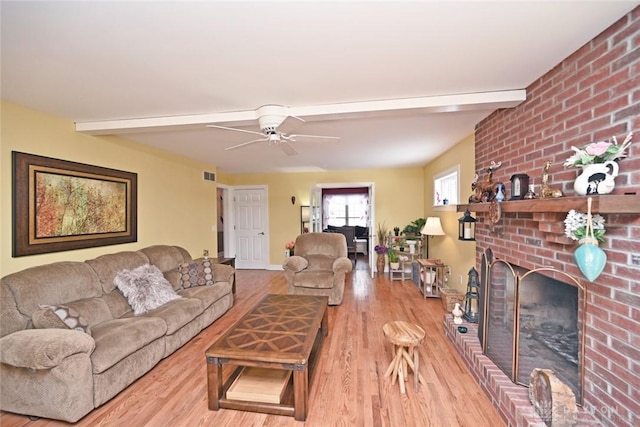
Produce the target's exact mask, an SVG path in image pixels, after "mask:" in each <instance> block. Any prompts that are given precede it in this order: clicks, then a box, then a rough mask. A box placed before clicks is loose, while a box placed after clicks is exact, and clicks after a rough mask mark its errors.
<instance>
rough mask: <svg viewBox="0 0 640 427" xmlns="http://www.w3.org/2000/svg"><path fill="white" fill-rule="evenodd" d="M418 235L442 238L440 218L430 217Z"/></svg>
mask: <svg viewBox="0 0 640 427" xmlns="http://www.w3.org/2000/svg"><path fill="white" fill-rule="evenodd" d="M420 234H423V235H425V236H444V230H443V229H442V224H440V218H439V217H437V216H430V217H428V218H427V221H426V222H425V223H424V227H422V230H420Z"/></svg>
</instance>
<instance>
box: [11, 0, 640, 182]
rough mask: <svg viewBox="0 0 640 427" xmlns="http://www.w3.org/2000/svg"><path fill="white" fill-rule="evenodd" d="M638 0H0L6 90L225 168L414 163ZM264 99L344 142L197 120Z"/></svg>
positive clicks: (238, 117)
mask: <svg viewBox="0 0 640 427" xmlns="http://www.w3.org/2000/svg"><path fill="white" fill-rule="evenodd" d="M638 4H640V1H610V0H605V1H579V0H575V1H510V2H507V1H467V2H461V1H453V0H451V1H357V2H356V1H340V2H338V1H335V2H329V1H320V0H317V1H313V2H310V1H297V2H292V1H289V2H284V1H281V2H276V1H256V2H246V1H233V2H231V1H229V2H221V1H155V2H152V1H117V2H116V1H112V2H109V1H82V2H79V1H45V2H38V1H28V2H27V1H5V0H3V1H2V2H1V4H0V7H1V9H0V16H1V19H2V22H1V25H2V26H1V36H2V39H1V43H2V44H1V46H2V51H1V54H2V56H1V60H2V62H1V70H2V76H1V79H2V80H1V83H2V86H1V90H2V98H3V99H4V100H7V101H10V102H14V103H17V104H21V105H24V106H27V107H30V108H33V109H35V110H40V111H43V112H46V113H49V114H52V115H54V116H59V117H63V118H66V119H68V120H71V121H73V122H76V123H77V126H78V129H80V128H82V129H85V130H87V129H89V130H91V132H90V133H114V134H120V135H123V136H124V137H126V138H128V139H130V140H134V141H138V142H140V143H143V144H148V145H152V146H155V147H158V148H161V149H164V150H167V151H171V152H175V153H180V154H182V155H185V156H188V157H192V158H194V159H198V160H202V161H205V162H208V163H210V164H212V165H217V166H218V168H219V170H221V171H225V172H229V173H251V172H273V171H302V170H341V169H367V168H381V167H404V166H416V165H424V164H426V163H428V162H429V161H430V160H432V159H433V158H435V157H436V156H438V155H439V154H441V153H443V152H444V151H446V150H447V149H448V148H449V147H451V146H452V145H454V144H456V143H458V142H459V141H461V140H462V139H463V138H465V137H466V136H468V135H470V134H471V133H472V132H473V129H474V126H475V124H476V123H477V122H478V121H480V120H481V119H483V118H484V117H486V116H487V115H488V114H489V113H490V112H491V111H492V110H494V109H495V108H496V106H513V105H517V104H518V103H519V102H520V100H521V99H523V95H522V94H523V91H522V90H523V89H524V88H526V87H527V86H528V85H530V84H531V83H532V82H533V81H535V80H536V79H537V78H539V77H540V76H542V75H543V74H544V73H546V72H547V71H549V70H550V69H551V68H553V67H554V66H555V65H556V64H558V63H559V62H560V61H562V60H563V59H564V58H566V57H567V56H569V55H570V54H571V53H572V52H574V51H576V50H577V49H578V48H580V47H581V46H583V45H584V44H585V43H586V42H588V41H589V40H591V39H592V38H593V37H594V36H596V35H597V34H599V33H600V32H601V31H602V30H604V29H606V28H607V27H609V26H610V25H611V24H612V23H614V22H615V21H616V20H618V19H619V18H621V17H622V16H623V15H625V14H626V13H627V12H629V11H631V10H632V9H633V8H634V7H636V6H637V5H638ZM449 95H455V96H449ZM266 104H275V105H282V106H285V107H287V108H288V110H287V111H288V113H289V114H293V115H297V116H299V117H301V118H304V119H305V120H307V122H306V123H304V125H303V126H301V127H300V128H299V129H296V131H297V132H296V133H303V134H318V135H333V136H340V137H341V139H340V141H339V142H307V141H298V142H295V143H293V144H294V146H295V148H296V150H297V151H298V153H299V154H298V155H296V156H287V155H285V154H284V153H283V152H282V151H281V150H280V149H279V148H278V147H274V146H269V145H268V144H267V143H258V144H252V145H250V146H247V147H245V148H241V149H237V150H231V151H225V150H224V148H225V147H229V146H231V145H235V144H239V143H242V142H245V141H248V140H250V139H254V138H253V137H252V135H249V134H245V133H240V132H230V131H224V130H220V129H213V128H207V127H206V124H208V123H217V124H223V125H225V126H232V127H241V128H243V129H248V130H255V131H258V130H259V127H258V123H257V120H256V118H257V116H256V113H255V112H254V111H255V110H256V109H257V108H258V107H260V106H263V105H266ZM140 119H150V120H140ZM101 129H103V131H100V130H101ZM104 129H112V130H108V131H104Z"/></svg>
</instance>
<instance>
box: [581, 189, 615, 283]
mask: <svg viewBox="0 0 640 427" xmlns="http://www.w3.org/2000/svg"><path fill="white" fill-rule="evenodd" d="M591 203H592V198H591V197H589V198H588V199H587V229H586V237H585V238H583V239H581V240H580V246H578V249H576V251H575V252H574V253H573V259H574V261H575V263H576V265H577V266H578V268H579V269H580V271H581V272H582V274H584V277H586V278H587V280H589V281H590V282H593V281H594V280H596V279H597V278H598V276H600V274H601V273H602V271H603V270H604V266H605V265H606V263H607V254H606V253H605V252H604V251H603V250H602V249H600V247H599V246H598V240H596V238H595V235H594V233H593V219H592V217H591Z"/></svg>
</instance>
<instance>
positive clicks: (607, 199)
mask: <svg viewBox="0 0 640 427" xmlns="http://www.w3.org/2000/svg"><path fill="white" fill-rule="evenodd" d="M591 197H592V198H593V203H592V205H591V209H592V212H593V213H601V214H616V213H617V214H638V213H640V195H637V194H630V195H602V196H591ZM587 198H588V197H587V196H577V197H559V198H557V199H532V200H513V201H510V202H509V201H505V202H501V203H500V208H501V210H502V213H506V212H565V213H566V212H569V211H570V210H571V209H575V210H577V211H580V212H586V211H587ZM489 205H490V203H470V204H466V205H458V206H457V208H456V210H457V211H458V212H464V211H466V210H467V209H469V211H470V212H489Z"/></svg>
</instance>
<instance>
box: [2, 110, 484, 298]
mask: <svg viewBox="0 0 640 427" xmlns="http://www.w3.org/2000/svg"><path fill="white" fill-rule="evenodd" d="M1 118H2V128H1V133H0V137H1V139H0V143H1V149H0V167H1V171H0V178H1V179H2V183H1V187H0V188H1V193H0V202H1V207H2V209H1V211H0V251H1V253H0V260H1V262H2V263H1V270H0V274H1V275H6V274H8V273H11V272H14V271H18V270H21V269H23V268H26V267H29V266H32V265H39V264H44V263H49V262H54V261H61V260H85V259H89V258H93V257H96V256H98V255H101V254H103V253H111V252H115V251H120V250H136V249H139V248H142V247H145V246H148V245H152V244H177V245H181V246H184V247H185V248H186V249H187V250H189V252H191V254H192V255H193V256H194V257H197V256H200V255H201V253H202V250H203V249H205V248H206V249H209V251H210V252H211V253H215V251H216V250H217V244H216V233H215V232H214V231H212V226H213V225H215V224H216V218H217V215H216V209H217V208H216V185H215V183H211V182H208V181H204V180H203V179H202V171H203V170H208V171H212V172H217V170H216V168H215V166H213V165H209V164H203V163H198V162H195V161H191V160H188V159H185V158H181V157H178V156H175V155H171V154H168V153H165V152H162V151H159V150H154V149H151V148H149V147H146V146H143V145H140V144H136V143H134V142H131V141H128V140H126V139H123V138H118V137H96V136H89V135H84V134H80V133H77V132H75V130H74V126H73V123H71V122H69V121H67V120H63V119H59V118H55V117H51V116H48V115H46V114H42V113H39V112H36V111H33V110H29V109H26V108H23V107H21V106H17V105H14V104H11V103H6V102H3V103H2V117H1ZM12 150H15V151H22V152H27V153H32V154H37V155H42V156H48V157H55V158H59V159H64V160H70V161H74V162H80V163H88V164H93V165H97V166H102V167H108V168H114V169H121V170H125V171H129V172H135V173H137V174H138V242H137V243H131V244H124V245H116V246H104V247H99V248H91V249H82V250H76V251H67V252H58V253H52V254H43V255H34V256H27V257H20V258H12V257H11V241H12V231H11V223H12V218H11V186H12V185H11V183H12V177H11V151H12ZM473 150H474V141H473V138H472V137H470V138H468V139H466V140H464V141H462V142H461V143H460V144H458V145H457V146H456V147H454V148H453V149H452V150H450V151H449V152H447V153H445V154H444V155H442V156H440V157H439V158H438V159H436V160H435V161H434V162H432V163H431V164H429V165H428V166H426V167H424V168H423V167H415V168H402V169H376V170H358V169H355V170H349V171H333V172H309V173H292V174H283V173H278V174H243V175H233V174H226V173H223V172H218V173H217V177H218V182H219V183H221V184H227V185H230V186H238V185H266V186H268V188H269V219H270V224H269V234H270V246H269V253H270V259H269V263H270V264H271V265H279V264H280V263H281V262H282V260H283V258H284V255H283V254H284V244H285V243H286V242H288V241H290V240H292V239H294V238H295V237H296V236H297V235H298V234H299V232H300V205H308V204H309V191H310V188H311V187H312V186H313V185H316V184H319V183H322V184H328V183H342V184H345V185H349V184H350V183H369V182H373V183H374V184H375V203H376V212H375V215H376V222H377V223H379V222H383V221H384V222H385V223H386V225H387V228H388V229H392V228H393V227H394V226H398V227H400V228H401V229H402V228H404V226H405V225H407V224H408V223H410V222H411V221H413V220H415V219H416V218H419V217H426V216H430V215H434V214H437V215H439V216H440V217H441V218H442V224H443V227H444V229H445V232H446V233H447V236H445V237H435V238H433V239H432V240H431V244H430V248H431V249H430V255H431V256H433V257H439V258H442V259H443V260H445V261H446V262H447V263H449V264H450V265H451V266H452V269H453V275H452V278H453V279H452V280H451V282H452V285H457V283H458V280H457V278H458V276H459V275H462V276H463V279H464V283H465V284H466V275H467V272H468V270H469V268H471V267H472V266H473V265H474V262H473V260H474V249H475V245H474V244H473V243H469V242H459V241H458V240H457V219H458V217H459V216H460V214H458V213H456V212H435V211H434V209H433V207H432V206H431V200H432V199H433V175H435V174H437V173H440V172H442V171H443V170H445V169H447V168H449V167H451V166H454V165H455V164H457V163H458V162H459V163H460V166H461V174H462V177H461V179H462V188H463V190H462V191H461V198H462V199H463V200H464V199H466V198H467V197H468V194H467V192H465V190H464V189H465V188H469V186H470V183H471V179H472V177H473V167H474V161H473V158H474V155H473ZM469 192H470V190H469ZM291 196H296V203H295V205H292V204H291Z"/></svg>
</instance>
